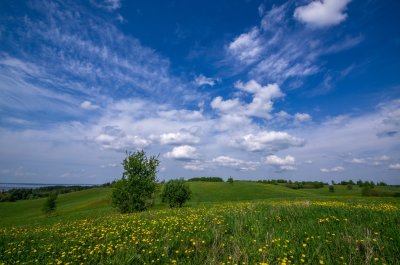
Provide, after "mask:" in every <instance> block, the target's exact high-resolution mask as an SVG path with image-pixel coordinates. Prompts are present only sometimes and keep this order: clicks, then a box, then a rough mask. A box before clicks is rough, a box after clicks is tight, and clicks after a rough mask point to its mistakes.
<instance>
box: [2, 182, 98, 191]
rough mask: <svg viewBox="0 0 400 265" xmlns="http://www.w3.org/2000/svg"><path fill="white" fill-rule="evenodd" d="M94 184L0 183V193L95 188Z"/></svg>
mask: <svg viewBox="0 0 400 265" xmlns="http://www.w3.org/2000/svg"><path fill="white" fill-rule="evenodd" d="M95 185H96V184H44V183H0V191H7V190H10V189H37V188H41V187H51V186H64V187H70V186H85V187H90V186H95Z"/></svg>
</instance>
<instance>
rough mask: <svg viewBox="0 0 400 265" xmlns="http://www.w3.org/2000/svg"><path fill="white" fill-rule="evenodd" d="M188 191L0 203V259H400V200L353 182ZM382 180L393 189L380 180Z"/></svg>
mask: <svg viewBox="0 0 400 265" xmlns="http://www.w3.org/2000/svg"><path fill="white" fill-rule="evenodd" d="M189 184H190V188H191V190H192V192H193V196H192V199H191V201H190V202H189V203H187V205H186V206H185V207H184V208H182V209H172V210H171V209H168V208H167V206H166V205H165V204H162V203H161V202H160V200H159V198H157V199H156V205H155V207H154V208H153V209H151V210H149V211H147V212H143V213H134V214H124V215H121V214H119V213H117V212H116V210H115V209H114V208H112V207H111V204H110V195H111V189H110V188H94V189H89V190H84V191H79V192H73V193H68V194H63V195H60V196H59V198H58V200H57V212H56V214H55V215H53V216H50V217H46V216H45V215H44V214H43V213H42V211H41V209H42V205H43V203H44V199H36V200H27V201H18V202H14V203H8V202H6V203H0V264H2V263H4V264H24V263H25V264H67V263H69V264H400V259H399V254H398V253H400V200H399V199H398V198H383V197H381V198H376V197H375V198H372V197H361V195H360V194H361V191H360V189H359V188H358V187H354V188H353V190H348V189H347V187H346V186H335V192H333V193H332V192H329V191H328V188H327V187H325V188H321V189H300V190H292V189H289V188H286V187H284V186H280V185H270V184H260V183H254V182H235V183H234V184H229V183H209V182H191V183H189ZM379 188H380V189H397V188H392V187H379Z"/></svg>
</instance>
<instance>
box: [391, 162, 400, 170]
mask: <svg viewBox="0 0 400 265" xmlns="http://www.w3.org/2000/svg"><path fill="white" fill-rule="evenodd" d="M389 168H390V169H400V163H396V164H390V165H389Z"/></svg>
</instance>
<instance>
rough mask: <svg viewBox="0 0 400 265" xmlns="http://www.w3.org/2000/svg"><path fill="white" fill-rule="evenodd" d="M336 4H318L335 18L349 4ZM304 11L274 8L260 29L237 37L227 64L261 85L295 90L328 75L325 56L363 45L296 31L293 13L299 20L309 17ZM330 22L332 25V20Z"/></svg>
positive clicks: (352, 39) (287, 6)
mask: <svg viewBox="0 0 400 265" xmlns="http://www.w3.org/2000/svg"><path fill="white" fill-rule="evenodd" d="M317 2H318V1H317ZM333 2H335V1H324V2H323V3H321V2H318V3H319V4H320V5H322V6H323V7H324V8H325V7H326V10H327V12H326V13H327V14H329V15H332V17H335V16H337V12H341V11H343V10H344V8H345V6H346V5H347V2H348V1H347V0H344V1H337V2H338V4H335V3H333ZM339 2H340V3H339ZM342 2H343V3H342ZM344 2H346V3H344ZM313 3H314V2H312V3H311V4H310V5H314V4H315V3H314V4H313ZM318 3H317V4H318ZM335 8H336V9H335ZM331 9H332V10H331ZM333 9H334V10H333ZM304 10H305V9H304V8H303V9H301V7H298V8H297V9H296V10H295V11H293V8H292V5H291V4H290V2H287V3H285V4H283V5H280V6H273V7H272V8H271V9H270V10H269V11H266V12H263V13H262V14H263V15H262V18H261V21H260V24H259V25H257V26H254V27H253V28H251V29H250V30H249V31H247V32H244V33H242V34H240V35H239V36H237V37H234V38H233V40H232V41H231V42H230V43H229V44H228V45H227V48H226V56H227V61H228V62H230V61H231V60H233V61H235V62H236V64H235V66H234V68H235V70H234V72H235V73H240V72H241V71H246V72H247V75H248V76H249V78H253V79H255V80H256V81H258V82H277V83H278V84H283V83H285V82H289V85H290V86H293V87H296V86H298V85H297V84H298V83H299V80H301V79H304V78H306V77H309V76H312V75H316V74H320V73H321V72H324V71H325V69H324V67H323V64H322V63H321V60H320V59H321V57H322V56H324V55H327V54H332V53H338V52H341V51H345V50H347V49H351V48H353V47H355V46H356V45H358V44H359V43H361V42H362V41H363V39H364V38H363V36H355V37H351V36H345V37H344V38H343V40H340V39H339V41H338V40H337V39H335V40H333V39H332V38H330V37H329V36H326V37H323V38H321V35H320V34H319V33H318V32H313V31H310V30H309V29H307V28H300V29H299V28H298V27H296V28H294V27H293V25H292V23H291V20H293V17H292V16H291V15H292V14H293V13H292V12H294V13H295V14H296V15H295V18H298V19H300V17H301V18H304V17H306V15H304V13H305V11H304ZM324 10H325V9H324ZM312 11H313V10H312ZM317 11H318V10H317ZM328 11H329V12H328ZM307 12H308V11H307ZM318 12H319V11H318ZM318 12H314V11H313V13H318ZM324 12H325V11H324ZM308 13H310V12H308ZM308 13H307V14H308ZM322 13H323V12H322ZM300 14H301V15H300ZM343 16H344V15H343ZM316 20H317V19H316ZM329 21H331V22H332V21H333V18H332V19H330V20H329ZM329 21H328V20H327V22H326V23H328V22H329ZM321 25H322V24H321ZM324 25H325V24H324ZM326 25H327V24H326ZM237 65H238V66H237Z"/></svg>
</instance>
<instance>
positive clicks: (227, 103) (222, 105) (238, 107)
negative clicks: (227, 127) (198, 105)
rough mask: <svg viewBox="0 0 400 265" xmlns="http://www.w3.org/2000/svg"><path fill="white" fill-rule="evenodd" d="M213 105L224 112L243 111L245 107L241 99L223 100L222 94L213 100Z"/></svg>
mask: <svg viewBox="0 0 400 265" xmlns="http://www.w3.org/2000/svg"><path fill="white" fill-rule="evenodd" d="M211 107H212V108H213V109H216V110H218V111H220V112H222V113H230V112H241V111H242V109H243V107H242V104H241V103H240V101H239V99H237V98H235V99H228V100H223V99H222V97H220V96H218V97H216V98H214V99H213V100H212V101H211Z"/></svg>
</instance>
